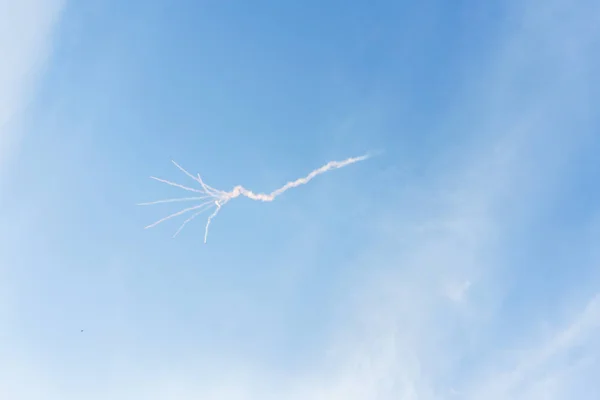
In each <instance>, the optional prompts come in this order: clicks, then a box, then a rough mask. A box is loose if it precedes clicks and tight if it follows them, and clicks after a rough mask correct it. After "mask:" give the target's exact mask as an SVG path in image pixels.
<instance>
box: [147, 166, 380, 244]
mask: <svg viewBox="0 0 600 400" xmlns="http://www.w3.org/2000/svg"><path fill="white" fill-rule="evenodd" d="M367 158H369V155H364V156H360V157H351V158H348V159H346V160H344V161H330V162H328V163H327V164H325V165H323V166H322V167H320V168H317V169H315V170H313V171H311V172H310V173H309V174H308V175H307V176H305V177H304V178H299V179H296V180H295V181H291V182H288V183H286V184H285V185H283V186H282V187H280V188H279V189H276V190H274V191H272V192H271V193H254V192H252V191H251V190H248V189H246V188H244V187H243V186H241V185H238V186H236V187H234V188H233V189H232V190H231V191H229V192H225V191H222V190H218V189H215V188H213V187H211V186H209V185H207V184H206V183H205V182H204V181H203V180H202V178H201V177H200V174H198V175H197V176H194V175H192V174H191V173H189V172H188V171H187V170H185V169H184V168H183V167H182V166H181V165H179V164H177V163H176V162H175V161H172V162H173V164H174V165H175V166H176V167H177V168H178V169H179V170H180V171H182V172H183V173H184V174H185V175H187V176H188V177H190V178H191V179H193V180H194V181H196V183H198V184H199V185H200V188H199V189H195V188H190V187H188V186H184V185H181V184H178V183H175V182H171V181H168V180H166V179H161V178H156V177H154V176H151V177H150V178H151V179H154V180H156V181H158V182H161V183H165V184H167V185H170V186H175V187H177V188H180V189H183V190H186V191H190V192H195V193H199V194H200V196H196V197H182V198H175V199H167V200H158V201H152V202H148V203H140V204H138V205H141V206H146V205H152V204H159V203H171V202H176V201H191V200H204V201H203V202H202V203H201V204H198V205H196V206H192V207H188V208H185V209H183V210H181V211H177V212H175V213H173V214H171V215H168V216H166V217H164V218H161V219H160V220H158V221H156V222H154V223H152V224H150V225H148V226H146V227H145V229H148V228H152V227H154V226H156V225H158V224H160V223H162V222H164V221H167V220H169V219H171V218H174V217H177V216H179V215H182V214H185V213H187V212H190V211H194V210H195V211H196V212H195V213H193V214H192V216H191V217H189V218H188V219H186V220H185V221H184V222H183V224H181V226H180V227H179V229H177V232H175V234H174V235H173V237H175V236H177V235H178V234H179V232H181V230H182V229H183V228H184V227H185V226H186V225H187V224H188V223H189V222H191V221H192V220H193V219H194V218H196V217H197V216H198V215H200V214H202V213H203V212H206V211H208V210H210V209H211V208H213V207H214V208H215V210H214V211H213V213H212V214H210V216H209V217H208V219H207V220H206V226H205V228H204V243H206V240H207V238H208V227H209V226H210V223H211V221H212V220H213V219H214V218H215V217H216V216H217V214H218V213H219V211H220V210H221V208H223V206H224V205H225V204H227V202H229V201H230V200H233V199H235V198H237V197H240V196H243V197H247V198H249V199H251V200H254V201H263V202H271V201H273V200H275V198H276V197H277V196H280V195H282V194H283V193H284V192H286V191H287V190H289V189H292V188H295V187H298V186H301V185H305V184H307V183H308V182H310V181H311V180H312V179H313V178H315V177H316V176H318V175H321V174H323V173H325V172H327V171H330V170H332V169H338V168H343V167H346V166H348V165H350V164H354V163H357V162H359V161H363V160H366V159H367Z"/></svg>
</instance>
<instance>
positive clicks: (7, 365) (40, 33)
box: [0, 0, 64, 399]
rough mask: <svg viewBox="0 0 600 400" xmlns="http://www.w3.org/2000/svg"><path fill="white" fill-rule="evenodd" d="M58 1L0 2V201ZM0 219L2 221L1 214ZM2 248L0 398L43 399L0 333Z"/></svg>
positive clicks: (2, 259) (4, 317) (5, 301)
mask: <svg viewBox="0 0 600 400" xmlns="http://www.w3.org/2000/svg"><path fill="white" fill-rule="evenodd" d="M63 3H64V1H63V0H0V200H2V197H4V196H7V191H3V190H2V188H1V183H2V180H3V178H4V175H5V173H6V170H7V168H6V167H7V165H8V163H9V162H10V159H11V158H12V157H13V156H15V153H16V146H17V145H18V142H19V136H20V135H21V133H22V127H21V126H20V123H21V122H22V121H20V118H21V117H22V112H23V111H24V110H25V107H26V105H27V102H28V101H30V100H31V99H32V95H33V93H34V91H35V84H36V82H37V80H38V78H39V77H40V75H41V74H42V73H43V71H44V64H45V62H46V61H47V59H48V57H49V55H50V53H51V47H52V34H53V31H54V28H55V25H56V23H57V21H58V18H59V16H60V12H61V9H62V8H63ZM8 170H10V169H8ZM0 220H3V221H5V222H6V221H8V218H7V216H6V214H5V213H3V212H2V210H0ZM3 247H4V246H2V245H0V343H1V344H0V375H1V376H2V378H0V398H3V399H44V398H48V397H47V396H49V393H48V391H47V390H46V388H47V383H48V382H46V381H45V380H44V375H45V372H44V371H39V370H38V368H37V366H36V361H35V360H30V359H27V358H26V356H25V355H24V354H18V352H17V351H15V347H16V346H15V345H16V343H7V341H6V340H4V339H5V338H4V329H5V328H6V327H9V326H10V319H9V318H8V315H9V311H10V310H9V308H10V304H11V301H10V300H11V299H10V297H9V296H10V293H11V290H10V289H11V288H10V286H9V283H7V281H6V278H7V276H6V274H5V272H6V268H9V267H10V265H9V264H10V260H8V259H7V258H6V254H4V253H5V252H3V251H2V248H3Z"/></svg>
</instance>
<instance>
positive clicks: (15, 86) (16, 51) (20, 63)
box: [0, 0, 64, 177]
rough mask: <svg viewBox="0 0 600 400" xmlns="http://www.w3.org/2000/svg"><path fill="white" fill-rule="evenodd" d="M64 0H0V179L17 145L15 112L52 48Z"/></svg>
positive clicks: (17, 121) (21, 108)
mask: <svg viewBox="0 0 600 400" xmlns="http://www.w3.org/2000/svg"><path fill="white" fill-rule="evenodd" d="M63 3H64V0H22V1H11V0H0V52H1V54H2V63H0V177H1V176H2V168H3V165H4V164H5V163H6V162H8V160H9V157H10V155H11V149H12V148H13V146H15V145H16V144H17V143H18V131H19V128H18V125H19V122H20V121H19V113H20V112H21V111H22V110H23V108H24V107H25V106H26V104H27V101H28V100H30V99H31V95H32V93H33V91H34V90H35V89H34V86H35V83H36V81H37V78H39V76H40V73H41V72H43V71H44V63H45V61H46V60H47V58H48V56H49V55H50V52H51V48H52V34H53V28H54V26H55V24H56V22H57V20H58V18H59V16H60V11H61V9H62V7H63Z"/></svg>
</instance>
